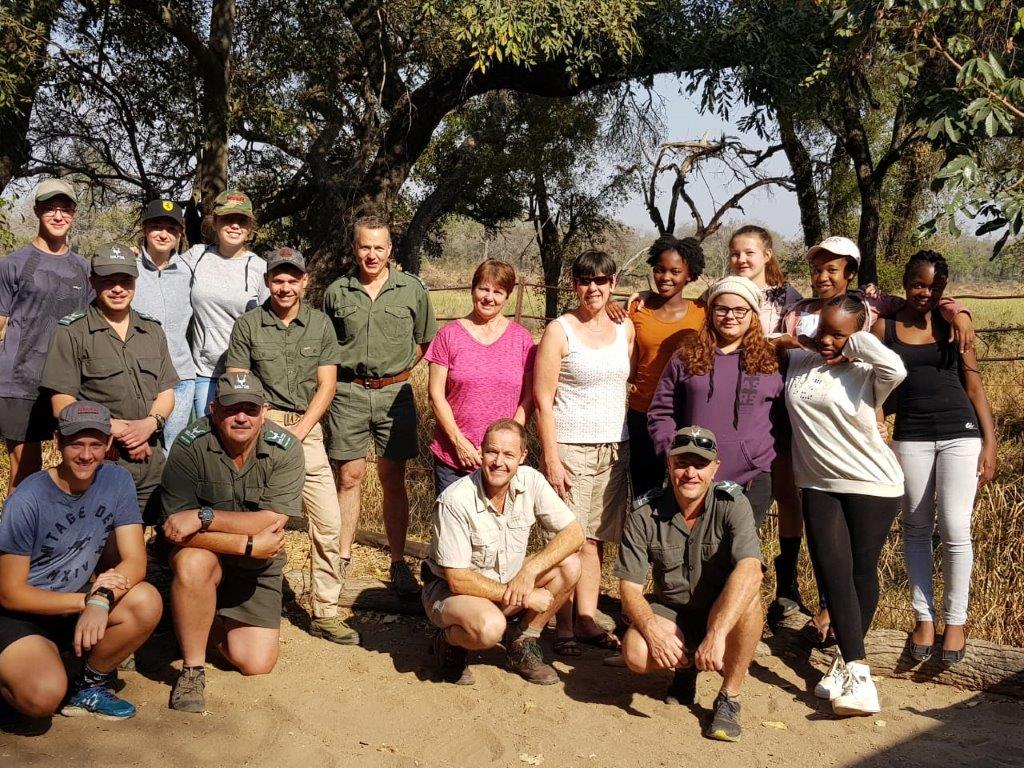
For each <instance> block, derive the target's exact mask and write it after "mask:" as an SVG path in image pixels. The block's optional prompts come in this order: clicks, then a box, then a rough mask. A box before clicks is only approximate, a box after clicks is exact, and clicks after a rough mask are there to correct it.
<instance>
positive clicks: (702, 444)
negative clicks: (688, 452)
mask: <svg viewBox="0 0 1024 768" xmlns="http://www.w3.org/2000/svg"><path fill="white" fill-rule="evenodd" d="M688 445H695V446H697V447H698V448H700V449H701V450H702V451H714V450H715V449H716V447H715V441H714V440H712V439H711V438H710V437H701V436H699V435H698V436H697V437H694V436H693V435H677V436H676V438H675V439H674V440H673V441H672V448H673V449H675V448H685V447H686V446H688Z"/></svg>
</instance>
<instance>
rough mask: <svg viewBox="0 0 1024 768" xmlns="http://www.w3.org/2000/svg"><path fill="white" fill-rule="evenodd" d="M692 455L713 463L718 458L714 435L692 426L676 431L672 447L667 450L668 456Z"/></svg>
mask: <svg viewBox="0 0 1024 768" xmlns="http://www.w3.org/2000/svg"><path fill="white" fill-rule="evenodd" d="M683 453H692V454H693V455H694V456H703V457H704V458H705V459H708V460H710V461H714V460H715V459H717V458H718V440H716V439H715V433H714V432H712V431H711V430H710V429H705V428H704V427H698V426H692V427H683V428H682V429H679V430H676V434H675V437H673V438H672V445H671V446H670V447H669V449H668V455H669V456H679V455H680V454H683Z"/></svg>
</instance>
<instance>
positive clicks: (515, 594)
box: [422, 419, 584, 685]
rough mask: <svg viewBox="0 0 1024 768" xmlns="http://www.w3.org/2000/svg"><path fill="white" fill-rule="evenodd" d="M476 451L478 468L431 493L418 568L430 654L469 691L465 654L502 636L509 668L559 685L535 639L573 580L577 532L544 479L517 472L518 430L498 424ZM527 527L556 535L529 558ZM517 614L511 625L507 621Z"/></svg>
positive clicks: (520, 457) (509, 423)
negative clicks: (427, 541)
mask: <svg viewBox="0 0 1024 768" xmlns="http://www.w3.org/2000/svg"><path fill="white" fill-rule="evenodd" d="M480 453H481V457H482V459H483V465H482V466H481V468H480V469H478V470H476V471H475V472H473V473H472V474H470V475H467V476H466V477H463V478H460V479H459V480H457V481H456V482H455V483H453V484H452V485H450V486H449V487H448V488H447V489H446V490H445V491H444V493H442V494H441V495H440V496H439V497H438V499H437V502H436V503H435V505H434V516H433V529H434V531H433V541H432V544H431V554H430V558H429V559H428V560H426V561H425V562H424V565H423V572H422V575H423V579H424V585H423V607H424V609H425V610H426V613H427V616H428V617H429V618H430V621H431V622H432V623H433V624H434V625H435V626H436V627H438V629H439V632H438V633H437V635H436V637H435V639H434V646H433V651H434V653H435V655H436V658H437V662H438V666H439V669H440V674H441V678H442V679H443V680H445V681H446V682H450V683H457V684H460V685H472V683H473V675H472V673H471V672H470V671H469V669H468V668H467V666H466V655H467V654H466V652H467V651H482V650H485V649H487V648H493V647H494V646H496V645H497V644H498V643H500V642H502V639H503V637H504V636H505V635H506V634H508V635H509V636H508V637H507V638H505V647H506V649H507V651H508V668H509V669H510V670H512V671H513V672H516V673H518V674H519V675H521V676H522V677H524V678H525V679H526V680H528V681H529V682H531V683H537V684H540V685H549V684H552V683H557V682H558V673H556V672H555V670H554V669H553V668H552V667H551V666H550V665H549V664H546V663H545V662H544V657H543V655H542V653H541V649H540V643H539V642H538V640H539V638H540V632H541V630H542V629H543V628H544V626H545V625H546V624H547V622H548V620H549V619H550V618H551V617H552V616H554V614H555V611H557V610H558V608H559V607H561V606H562V605H563V604H564V603H565V601H566V600H567V599H568V598H569V596H570V595H571V594H572V591H573V588H574V587H575V586H576V582H577V581H578V580H579V578H580V561H579V556H578V555H577V552H579V549H580V547H582V546H583V542H584V537H583V529H582V528H581V527H580V524H579V523H578V522H577V521H576V516H575V515H573V513H572V512H571V511H570V510H569V508H568V507H567V506H566V505H565V503H564V502H563V501H562V500H561V499H560V498H558V495H557V494H556V493H555V491H554V489H552V488H551V486H550V485H548V482H547V480H545V479H544V476H543V475H541V474H540V473H539V472H537V471H536V470H535V469H532V468H531V467H524V466H522V463H523V461H524V460H525V459H526V432H525V430H524V429H523V427H522V425H521V424H519V423H517V422H515V421H513V420H512V419H500V420H498V421H495V422H494V423H493V424H491V425H490V426H489V427H488V428H487V432H486V433H485V434H484V439H483V444H482V445H481V450H480ZM534 522H539V523H540V525H541V528H543V529H544V530H545V531H547V532H549V533H552V534H554V535H553V537H552V538H551V539H550V541H548V543H547V546H545V547H544V548H543V549H542V550H541V551H540V552H537V553H536V554H534V555H532V556H530V557H526V547H527V544H528V543H529V539H530V531H531V530H532V528H533V524H534ZM520 613H522V616H520V617H519V623H518V625H517V626H516V627H514V628H513V627H510V626H509V622H508V618H509V617H511V616H514V615H517V614H520ZM506 629H508V630H510V631H509V632H507V633H506Z"/></svg>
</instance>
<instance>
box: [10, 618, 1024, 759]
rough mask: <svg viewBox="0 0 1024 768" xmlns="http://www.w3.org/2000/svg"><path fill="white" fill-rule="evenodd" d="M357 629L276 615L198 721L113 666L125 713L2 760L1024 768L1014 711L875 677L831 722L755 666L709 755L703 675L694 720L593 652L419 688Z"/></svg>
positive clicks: (23, 747)
mask: <svg viewBox="0 0 1024 768" xmlns="http://www.w3.org/2000/svg"><path fill="white" fill-rule="evenodd" d="M295 620H296V622H297V623H301V617H295ZM358 623H359V624H360V629H361V631H362V632H363V634H364V638H365V640H364V647H362V648H342V647H339V646H334V645H331V644H329V643H326V642H323V641H320V640H315V639H313V638H311V637H309V636H308V635H307V634H306V633H305V632H304V631H302V630H301V629H300V628H299V627H298V626H295V625H293V624H291V623H289V622H288V621H285V623H284V625H283V628H282V642H283V647H282V652H281V661H280V663H279V665H278V667H277V669H276V670H275V671H274V673H273V674H272V675H270V676H268V677H263V678H250V679H246V678H242V677H241V676H239V675H237V674H235V673H232V672H225V671H220V670H216V669H212V670H211V671H210V672H209V673H208V687H207V703H208V706H209V712H208V713H207V714H206V715H204V716H196V715H186V714H181V713H177V712H172V711H170V710H168V709H167V695H168V691H169V688H168V686H167V684H166V682H164V681H162V680H159V679H152V680H151V679H148V678H146V677H143V676H141V675H139V674H136V673H124V674H123V678H124V680H125V682H126V684H127V687H126V695H127V696H129V697H130V698H131V700H132V701H134V702H135V703H136V705H137V706H138V707H139V714H138V716H137V717H135V718H134V719H133V720H131V721H129V722H125V723H109V722H106V721H102V720H98V719H95V718H78V719H67V718H60V717H58V718H56V719H55V720H54V722H53V725H52V727H51V728H50V729H49V731H48V732H47V733H45V734H43V735H36V736H26V735H16V734H11V733H4V732H0V765H11V766H62V765H69V764H70V765H74V766H93V765H96V766H99V765H107V766H161V768H165V767H166V766H168V765H180V766H187V765H246V766H248V765H253V766H255V765H274V766H302V767H303V768H313V767H314V766H317V767H319V766H346V767H348V766H513V767H516V766H519V767H520V768H522V766H528V765H531V764H534V765H537V764H543V765H548V766H593V767H594V768H598V767H599V766H600V767H603V766H609V767H611V766H634V765H635V766H662V765H664V766H679V765H687V764H689V765H694V764H696V765H714V764H718V765H725V766H733V765H735V766H769V765H771V766H777V765H793V766H801V768H812V767H814V768H816V767H817V766H823V765H842V766H875V765H877V766H883V765H884V766H904V765H906V766H910V765H939V766H955V765H976V766H1021V765H1024V732H1022V730H1021V728H1020V723H1021V722H1022V716H1024V706H1022V704H1021V702H1016V701H1008V700H1002V699H997V698H993V697H987V696H978V695H975V694H971V693H967V692H963V691H958V690H955V689H951V688H948V687H943V686H938V685H930V684H921V683H912V682H905V681H895V680H888V679H886V680H882V681H880V682H879V689H880V693H881V696H882V700H883V706H884V707H885V709H884V711H883V713H882V714H881V715H880V716H878V717H874V718H860V719H848V720H834V719H832V717H831V715H830V714H829V711H828V709H827V707H823V706H822V705H821V704H820V703H818V702H817V700H816V699H814V697H813V695H811V694H808V693H807V689H808V686H807V683H806V682H805V681H804V679H802V677H801V675H800V674H798V673H797V672H796V671H794V670H793V669H791V668H790V667H789V666H788V665H787V664H786V663H784V661H783V660H782V659H778V658H774V657H770V656H765V657H759V658H758V659H757V660H756V661H755V664H754V666H753V668H752V670H751V679H750V680H749V682H748V685H747V687H746V689H745V690H744V694H743V722H744V728H745V730H744V735H743V740H742V741H741V742H740V743H739V744H720V743H717V742H712V741H708V740H706V739H703V738H701V737H700V735H699V727H700V723H701V722H702V721H703V720H704V718H706V717H707V715H708V707H710V704H711V702H712V700H713V698H714V695H715V692H716V690H717V681H716V680H715V679H714V677H713V676H712V675H707V674H704V675H701V679H700V684H699V694H700V706H699V707H698V708H697V711H696V712H691V711H690V710H689V709H688V708H683V707H679V706H669V705H666V704H664V703H663V702H661V701H660V699H659V696H660V694H661V691H662V689H663V687H664V685H665V678H664V677H650V678H641V677H636V676H633V675H631V674H629V672H627V671H626V670H623V669H615V668H610V667H606V666H603V665H602V664H601V660H600V659H601V657H600V655H593V656H591V655H587V656H584V657H583V659H582V660H580V661H579V662H578V663H576V664H574V665H568V664H563V663H561V662H558V663H556V667H557V669H558V671H559V673H560V674H561V675H562V677H563V684H562V685H555V686H549V687H540V686H531V685H529V684H527V683H526V682H524V681H522V680H520V679H519V678H518V677H514V676H512V675H511V674H509V673H507V672H505V671H503V670H502V669H501V668H500V667H499V666H498V665H499V664H500V662H501V660H502V655H501V653H500V651H495V652H491V653H487V654H483V655H481V656H476V657H474V659H473V662H474V667H473V669H474V672H475V674H476V678H477V683H476V685H475V686H473V687H471V688H463V687H459V686H449V685H443V684H438V683H434V682H430V681H429V676H430V667H429V659H430V657H429V656H428V655H427V653H426V645H427V642H426V637H427V634H426V629H425V625H424V624H423V622H422V621H418V620H414V619H410V618H405V617H393V616H379V615H368V616H364V617H363V618H362V619H361V620H360V621H359V622H358ZM793 663H794V664H795V662H793ZM803 671H804V673H805V674H806V675H807V676H808V678H809V677H810V670H803ZM695 758H696V761H697V762H696V763H695V762H694V761H695ZM538 760H539V761H540V762H536V761H538ZM8 761H11V762H8ZM531 761H532V762H531Z"/></svg>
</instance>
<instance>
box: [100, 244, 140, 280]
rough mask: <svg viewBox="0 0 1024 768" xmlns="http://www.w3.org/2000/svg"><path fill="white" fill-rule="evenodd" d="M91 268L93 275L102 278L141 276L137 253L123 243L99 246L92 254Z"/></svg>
mask: <svg viewBox="0 0 1024 768" xmlns="http://www.w3.org/2000/svg"><path fill="white" fill-rule="evenodd" d="M90 266H91V267H92V273H93V274H94V275H99V276H100V277H106V276H107V275H131V276H132V277H138V276H139V266H138V264H137V263H136V261H135V252H134V251H132V249H131V248H129V247H128V246H127V245H123V244H122V243H106V244H105V245H101V246H99V247H98V248H97V249H96V250H95V251H94V252H93V254H92V259H91V260H90Z"/></svg>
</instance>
